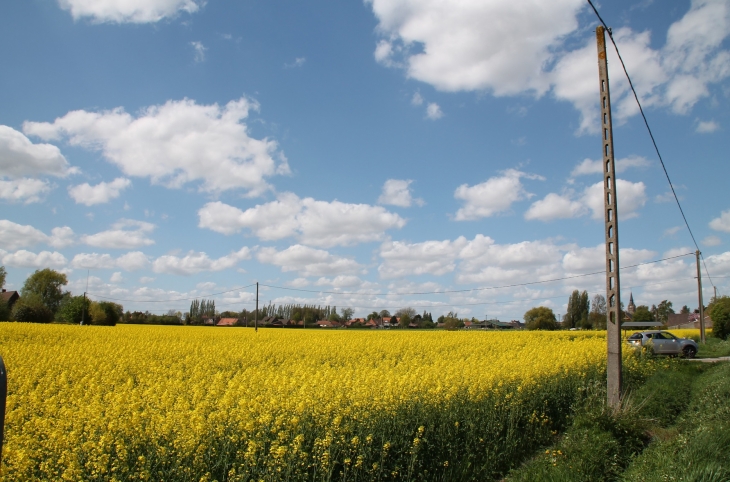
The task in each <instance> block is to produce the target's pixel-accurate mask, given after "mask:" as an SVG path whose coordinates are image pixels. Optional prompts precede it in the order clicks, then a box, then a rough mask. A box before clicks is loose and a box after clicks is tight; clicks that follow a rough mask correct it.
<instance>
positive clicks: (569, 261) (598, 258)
mask: <svg viewBox="0 0 730 482" xmlns="http://www.w3.org/2000/svg"><path fill="white" fill-rule="evenodd" d="M656 255H657V253H656V252H655V251H651V250H648V249H633V248H620V251H619V262H620V266H629V265H633V264H637V263H642V262H644V261H648V260H650V259H652V258H653V257H655V256H656ZM562 266H563V269H565V271H566V272H567V273H568V274H574V273H587V272H593V271H601V270H602V269H606V245H605V244H604V243H601V244H599V245H597V246H594V247H591V248H580V247H573V248H572V249H570V251H568V252H567V253H565V256H563V260H562ZM620 266H619V267H620Z"/></svg>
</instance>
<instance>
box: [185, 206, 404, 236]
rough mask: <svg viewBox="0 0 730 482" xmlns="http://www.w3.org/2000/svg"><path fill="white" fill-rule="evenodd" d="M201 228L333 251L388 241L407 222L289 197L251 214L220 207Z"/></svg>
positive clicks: (206, 210) (204, 211)
mask: <svg viewBox="0 0 730 482" xmlns="http://www.w3.org/2000/svg"><path fill="white" fill-rule="evenodd" d="M198 216H199V219H200V222H199V224H198V226H200V227H201V228H208V229H211V230H213V231H217V232H219V233H223V234H232V233H235V232H238V231H240V230H241V229H244V228H247V229H250V230H251V231H253V233H254V234H255V235H256V236H257V237H259V238H260V239H262V240H276V239H282V238H286V237H296V238H297V239H299V240H300V241H301V242H302V243H305V244H309V245H313V246H321V247H332V246H338V245H353V244H357V243H363V242H369V241H378V240H381V239H383V237H384V233H385V231H386V230H387V229H392V228H401V227H403V226H404V225H405V220H404V219H403V218H401V217H400V216H398V215H397V214H395V213H391V212H389V211H387V210H385V209H384V208H382V207H380V206H370V205H368V204H348V203H342V202H340V201H332V202H326V201H316V200H314V199H312V198H304V199H300V198H299V197H297V196H296V195H295V194H292V193H283V194H281V195H280V196H279V199H277V200H276V201H272V202H269V203H266V204H260V205H257V206H255V207H253V208H249V209H247V210H245V211H242V210H241V209H238V208H236V207H234V206H230V205H228V204H224V203H222V202H219V201H216V202H211V203H208V204H206V205H205V206H203V207H202V208H201V209H200V210H199V211H198Z"/></svg>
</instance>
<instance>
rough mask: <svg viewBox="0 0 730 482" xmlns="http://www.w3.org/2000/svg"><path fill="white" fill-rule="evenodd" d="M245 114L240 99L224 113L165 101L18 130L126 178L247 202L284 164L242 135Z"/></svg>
mask: <svg viewBox="0 0 730 482" xmlns="http://www.w3.org/2000/svg"><path fill="white" fill-rule="evenodd" d="M252 109H253V110H257V109H258V104H257V103H255V102H252V101H249V100H248V99H246V98H241V99H239V100H236V101H231V102H229V103H228V104H226V105H225V106H224V107H220V106H218V104H212V105H199V104H196V103H195V101H193V100H189V99H184V100H180V101H172V100H171V101H168V102H167V103H165V104H164V105H156V106H151V107H147V108H146V109H145V110H143V111H142V113H141V114H140V115H139V116H138V117H137V118H134V117H133V116H132V115H130V114H128V113H126V112H125V111H124V109H122V108H121V107H120V108H117V109H114V110H111V111H102V112H87V111H83V110H79V111H73V112H69V113H68V114H66V115H65V116H63V117H59V118H57V119H56V120H55V121H54V122H52V123H48V122H25V123H24V124H23V130H24V131H25V132H26V133H27V134H32V135H35V136H38V137H41V138H43V139H59V138H61V137H67V138H68V141H69V143H70V144H71V145H75V146H81V147H84V148H86V149H89V150H96V151H101V152H102V153H103V155H104V157H105V158H106V159H107V160H108V161H109V162H112V163H114V164H115V165H117V166H118V167H119V168H120V169H121V170H122V172H124V173H125V174H126V175H128V176H137V177H149V178H150V180H151V181H152V182H153V183H156V184H162V185H165V186H167V187H170V188H179V187H182V186H183V185H185V184H186V183H189V182H197V181H200V182H201V184H200V187H199V188H200V190H202V191H208V192H215V191H225V190H229V189H236V188H243V189H247V190H248V191H249V195H252V196H253V195H258V194H260V193H262V192H264V191H266V190H267V189H269V188H270V186H269V184H268V183H267V182H266V181H265V178H267V177H270V176H273V175H275V174H287V173H289V165H288V164H287V162H286V158H285V157H284V155H283V154H281V153H280V152H278V150H277V144H276V142H274V141H272V140H270V139H254V138H252V137H250V136H249V135H248V129H247V127H246V125H245V124H244V123H243V121H244V120H245V119H246V118H247V117H248V114H249V111H250V110H252ZM274 156H275V157H277V158H278V162H277V161H276V160H275V159H274Z"/></svg>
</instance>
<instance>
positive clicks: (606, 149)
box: [604, 144, 608, 156]
mask: <svg viewBox="0 0 730 482" xmlns="http://www.w3.org/2000/svg"><path fill="white" fill-rule="evenodd" d="M604 151H605V152H606V155H607V156H608V144H606V148H605V149H604Z"/></svg>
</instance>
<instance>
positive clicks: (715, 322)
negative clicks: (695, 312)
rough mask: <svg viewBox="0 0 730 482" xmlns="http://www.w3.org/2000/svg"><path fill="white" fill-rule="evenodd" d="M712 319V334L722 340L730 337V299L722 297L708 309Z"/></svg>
mask: <svg viewBox="0 0 730 482" xmlns="http://www.w3.org/2000/svg"><path fill="white" fill-rule="evenodd" d="M708 311H709V313H710V318H712V334H713V335H714V336H716V337H717V338H720V339H722V340H727V337H728V335H730V297H728V296H720V297H718V298H717V299H716V300H714V302H713V303H712V304H711V305H710V306H709V307H708Z"/></svg>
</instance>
